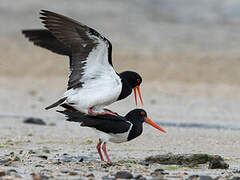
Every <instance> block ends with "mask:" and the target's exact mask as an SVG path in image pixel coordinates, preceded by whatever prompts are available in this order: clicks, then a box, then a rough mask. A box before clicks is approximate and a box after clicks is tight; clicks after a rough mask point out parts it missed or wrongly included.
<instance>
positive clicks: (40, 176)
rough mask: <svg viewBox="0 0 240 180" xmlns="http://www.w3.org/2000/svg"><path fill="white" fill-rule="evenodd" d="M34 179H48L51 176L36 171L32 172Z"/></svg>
mask: <svg viewBox="0 0 240 180" xmlns="http://www.w3.org/2000/svg"><path fill="white" fill-rule="evenodd" d="M31 175H32V179H33V180H48V179H49V177H48V176H46V175H43V174H35V173H32V174H31Z"/></svg>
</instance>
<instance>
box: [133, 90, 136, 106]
mask: <svg viewBox="0 0 240 180" xmlns="http://www.w3.org/2000/svg"><path fill="white" fill-rule="evenodd" d="M133 90H134V97H135V103H136V106H137V92H136V88H133Z"/></svg>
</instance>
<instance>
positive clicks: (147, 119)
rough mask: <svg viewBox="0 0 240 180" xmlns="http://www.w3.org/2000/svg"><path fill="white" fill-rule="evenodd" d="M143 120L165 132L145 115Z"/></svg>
mask: <svg viewBox="0 0 240 180" xmlns="http://www.w3.org/2000/svg"><path fill="white" fill-rule="evenodd" d="M145 122H146V123H148V124H150V125H151V126H153V127H155V128H156V129H158V130H160V131H162V132H164V133H167V132H166V131H165V130H164V129H162V128H160V127H159V126H158V125H157V124H156V123H154V122H153V121H152V120H151V119H150V118H148V117H146V118H145Z"/></svg>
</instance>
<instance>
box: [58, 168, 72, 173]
mask: <svg viewBox="0 0 240 180" xmlns="http://www.w3.org/2000/svg"><path fill="white" fill-rule="evenodd" d="M60 172H61V173H64V174H66V173H69V172H70V170H69V169H62V170H61V171H60Z"/></svg>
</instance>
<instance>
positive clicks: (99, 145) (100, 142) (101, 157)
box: [96, 139, 104, 161]
mask: <svg viewBox="0 0 240 180" xmlns="http://www.w3.org/2000/svg"><path fill="white" fill-rule="evenodd" d="M101 144H102V141H101V140H100V139H99V143H98V144H97V147H96V148H97V151H98V154H99V157H100V159H101V161H104V159H103V155H102V152H101Z"/></svg>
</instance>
